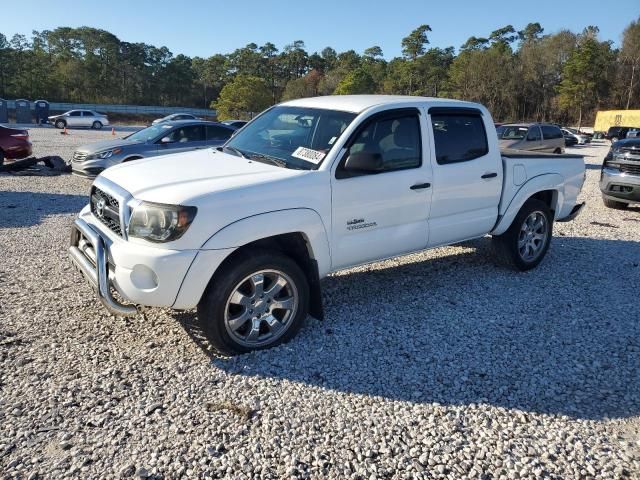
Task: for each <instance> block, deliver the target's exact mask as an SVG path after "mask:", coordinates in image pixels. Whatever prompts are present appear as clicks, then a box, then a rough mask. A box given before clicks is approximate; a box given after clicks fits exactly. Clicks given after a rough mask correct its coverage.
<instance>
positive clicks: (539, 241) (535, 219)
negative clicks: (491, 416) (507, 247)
mask: <svg viewBox="0 0 640 480" xmlns="http://www.w3.org/2000/svg"><path fill="white" fill-rule="evenodd" d="M548 236H549V232H548V228H547V217H546V216H545V215H544V214H543V213H542V212H540V211H537V210H536V211H535V212H531V213H530V214H529V216H528V217H527V218H526V219H525V220H524V222H523V223H522V226H521V227H520V234H519V235H518V252H519V254H520V258H522V259H523V260H524V261H525V262H533V261H535V260H536V259H537V258H538V257H539V256H540V254H541V253H542V250H543V249H544V247H545V245H546V243H547V237H548Z"/></svg>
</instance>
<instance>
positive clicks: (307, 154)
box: [291, 147, 325, 164]
mask: <svg viewBox="0 0 640 480" xmlns="http://www.w3.org/2000/svg"><path fill="white" fill-rule="evenodd" d="M291 156H292V157H296V158H301V159H302V160H306V161H307V162H311V163H315V164H318V163H320V162H321V161H322V159H323V158H324V156H325V153H324V152H319V151H318V150H312V149H311V148H305V147H298V148H296V149H295V151H294V152H293V153H292V154H291Z"/></svg>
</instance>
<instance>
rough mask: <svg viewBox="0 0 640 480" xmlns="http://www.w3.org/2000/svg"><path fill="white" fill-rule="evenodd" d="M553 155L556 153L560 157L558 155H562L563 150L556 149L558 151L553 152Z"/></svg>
mask: <svg viewBox="0 0 640 480" xmlns="http://www.w3.org/2000/svg"><path fill="white" fill-rule="evenodd" d="M553 153H555V154H556V155H558V154H560V153H562V150H561V149H559V148H556V149H555V150H554V151H553Z"/></svg>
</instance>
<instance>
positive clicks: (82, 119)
mask: <svg viewBox="0 0 640 480" xmlns="http://www.w3.org/2000/svg"><path fill="white" fill-rule="evenodd" d="M49 123H52V124H53V125H55V127H56V128H65V127H89V128H93V129H95V130H100V129H101V128H102V127H104V126H105V125H109V119H108V118H107V116H106V115H104V114H103V113H98V112H94V111H93V110H69V111H68V112H66V113H63V114H62V115H53V116H51V117H49Z"/></svg>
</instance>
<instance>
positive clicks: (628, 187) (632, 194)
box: [600, 138, 640, 210]
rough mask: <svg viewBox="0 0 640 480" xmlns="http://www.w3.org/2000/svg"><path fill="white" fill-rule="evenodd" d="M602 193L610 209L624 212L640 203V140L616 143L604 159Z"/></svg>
mask: <svg viewBox="0 0 640 480" xmlns="http://www.w3.org/2000/svg"><path fill="white" fill-rule="evenodd" d="M600 191H602V198H603V199H604V204H605V205H606V206H607V207H609V208H615V209H617V210H624V209H625V208H627V206H628V205H629V204H630V203H640V138H628V139H626V140H620V141H619V142H615V143H614V144H613V145H612V146H611V150H609V153H607V156H606V157H604V162H603V164H602V173H601V175H600Z"/></svg>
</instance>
